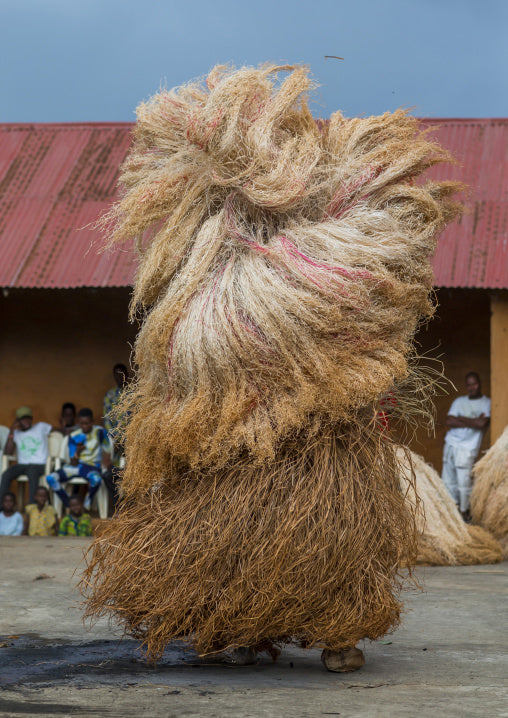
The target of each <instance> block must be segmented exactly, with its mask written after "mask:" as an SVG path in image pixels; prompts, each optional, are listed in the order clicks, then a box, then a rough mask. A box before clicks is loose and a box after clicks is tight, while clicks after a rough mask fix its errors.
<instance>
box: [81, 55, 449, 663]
mask: <svg viewBox="0 0 508 718" xmlns="http://www.w3.org/2000/svg"><path fill="white" fill-rule="evenodd" d="M283 72H288V73H289V74H288V75H287V76H286V77H285V79H280V76H281V75H282V73H283ZM311 86H312V85H311V82H310V80H309V78H308V73H307V70H306V69H305V68H303V67H296V68H288V67H286V68H281V67H273V66H270V67H268V66H266V67H265V66H263V67H261V68H259V69H252V68H243V69H241V70H238V71H234V70H231V69H228V68H223V67H219V68H216V69H214V70H213V71H212V72H211V73H210V75H209V76H208V77H207V78H206V82H205V83H204V84H203V85H201V84H191V85H186V86H184V87H181V88H178V89H176V90H172V91H170V92H161V93H159V94H158V95H156V96H155V97H154V98H153V99H152V100H151V101H150V102H148V103H146V104H143V105H141V106H140V107H139V108H138V122H137V125H136V129H135V135H134V146H133V149H132V151H131V154H130V156H129V158H128V159H127V161H126V162H125V164H124V166H123V171H122V175H121V182H122V184H123V187H124V194H123V197H122V198H121V200H120V201H119V203H118V204H117V205H116V206H115V207H114V208H113V210H112V212H111V213H110V215H109V216H108V217H106V219H105V220H104V222H103V225H104V227H105V228H106V229H107V230H108V232H109V240H110V242H111V243H112V242H116V241H122V240H125V239H128V238H131V239H132V238H135V239H136V240H137V242H138V247H139V251H140V264H139V269H138V273H137V277H136V282H135V287H134V295H133V300H132V313H133V314H135V313H136V311H138V310H141V311H142V312H143V314H144V316H143V324H142V327H141V330H140V332H139V335H138V338H137V342H136V347H135V361H136V363H137V366H138V371H137V377H136V382H135V385H134V387H133V388H132V390H131V391H130V392H129V394H128V396H127V397H126V398H125V401H124V404H123V407H122V411H123V413H124V416H126V415H127V416H129V422H128V426H127V428H126V434H125V443H126V454H127V466H126V470H125V476H124V479H123V482H122V490H123V492H124V502H123V505H122V508H121V510H120V512H119V513H118V515H117V517H116V518H115V520H114V521H113V522H112V524H111V527H110V528H109V529H108V531H107V532H106V533H105V534H104V535H103V536H102V537H101V538H100V539H99V540H97V541H96V542H95V543H94V545H93V548H92V553H91V555H90V557H89V561H90V563H89V568H88V573H87V575H86V578H85V581H84V586H85V589H86V590H87V592H88V613H89V615H98V614H101V613H103V612H110V613H113V614H116V615H118V616H120V617H121V618H122V619H123V620H124V621H125V624H126V626H127V628H128V630H130V631H131V632H133V633H134V634H136V635H142V636H143V637H144V638H145V640H146V642H147V646H148V650H149V651H150V652H151V653H152V654H154V655H155V654H157V653H158V652H160V650H162V648H163V646H164V644H165V643H166V642H168V641H169V640H171V639H172V638H175V637H178V636H192V640H193V641H194V642H195V645H196V646H197V647H198V649H199V650H200V651H201V652H202V653H206V652H210V651H214V650H218V649H219V648H224V647H226V646H235V645H236V646H237V645H251V644H254V643H256V642H258V641H261V640H262V639H264V638H274V637H278V638H286V639H287V640H289V639H292V638H296V639H298V640H302V641H304V642H305V643H306V644H309V645H310V644H312V643H314V642H316V641H318V642H321V643H324V644H326V645H327V646H329V647H332V648H335V647H340V646H344V645H352V643H354V642H355V641H356V640H358V639H359V638H361V637H365V636H368V637H370V638H375V637H377V636H379V635H382V634H383V633H384V632H385V631H386V630H388V628H389V627H390V626H391V625H394V624H395V623H396V622H397V618H398V615H399V610H400V604H399V601H398V598H397V592H398V586H399V583H398V578H397V575H398V573H397V572H398V568H399V566H400V563H401V555H402V553H403V551H404V550H407V554H408V555H409V556H410V555H411V547H413V546H414V534H415V525H414V517H413V516H412V511H411V507H409V506H408V505H407V504H405V503H404V501H402V497H401V492H400V489H399V488H398V470H397V467H396V462H395V458H394V454H393V448H392V446H391V444H390V442H389V440H388V439H387V438H386V437H385V436H383V435H382V433H381V431H380V430H379V427H378V426H377V424H376V421H375V420H374V418H373V417H374V416H375V413H376V408H377V404H378V401H379V398H380V397H381V395H382V394H384V393H385V392H386V391H388V390H391V389H394V388H395V390H396V391H397V388H398V387H399V386H401V385H407V384H408V383H409V384H411V380H412V379H413V384H414V379H415V377H416V376H417V374H416V373H415V374H412V373H411V368H410V360H411V358H412V356H413V354H414V352H413V349H412V344H411V342H412V337H413V334H414V332H415V329H416V327H417V325H418V323H419V322H420V321H421V320H423V319H427V318H428V317H430V316H431V314H432V311H433V306H432V302H431V300H430V290H431V285H432V271H431V266H430V255H431V254H432V252H433V250H434V248H435V242H436V239H435V235H436V232H437V231H438V230H440V229H441V228H442V227H443V226H444V225H445V224H446V222H448V221H450V220H451V219H452V217H454V216H455V214H456V212H457V210H458V206H457V204H455V203H453V202H452V201H451V199H450V197H451V195H452V194H453V192H455V191H457V189H458V185H457V184H455V183H447V182H427V183H425V184H422V185H419V184H415V183H414V179H415V177H416V176H417V175H419V174H421V173H422V172H423V171H424V170H426V169H427V168H429V167H431V166H432V165H434V164H436V163H438V162H442V161H444V160H447V159H448V157H447V155H446V153H445V152H444V151H443V150H442V149H441V148H440V147H438V146H436V145H435V144H434V143H432V142H430V141H429V140H428V138H427V137H426V135H425V134H422V133H421V132H420V131H419V129H418V125H417V121H416V120H415V119H414V118H411V117H408V116H407V114H406V113H404V112H402V111H398V112H395V113H393V114H385V115H382V116H380V117H368V118H360V119H346V118H344V117H343V116H342V115H341V114H340V113H337V114H335V115H333V117H332V118H331V120H330V122H329V124H327V125H326V126H318V124H317V123H316V122H315V121H314V120H313V118H312V116H311V114H310V112H309V110H308V107H307V100H306V96H307V93H308V91H309V89H311ZM402 394H403V392H399V393H398V395H397V398H398V402H399V403H398V406H399V407H401V406H404V397H403V395H402ZM412 398H414V397H412ZM409 403H411V401H410V402H409ZM406 558H407V557H406ZM409 561H410V559H409Z"/></svg>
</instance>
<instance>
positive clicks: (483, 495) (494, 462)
mask: <svg viewBox="0 0 508 718" xmlns="http://www.w3.org/2000/svg"><path fill="white" fill-rule="evenodd" d="M473 476H474V483H473V491H472V494H471V513H472V516H473V520H474V521H475V523H478V524H480V525H481V526H484V527H485V528H486V529H488V530H489V531H490V532H491V533H493V534H494V536H495V537H496V538H497V539H498V540H499V542H500V543H501V545H502V547H503V553H504V557H505V558H508V426H507V427H506V428H505V430H504V431H503V433H502V434H501V436H500V437H499V439H497V441H496V442H495V443H494V444H493V446H491V448H490V449H489V450H488V451H487V453H486V454H485V456H483V457H482V458H481V459H480V461H478V462H477V463H476V464H475V466H474V469H473Z"/></svg>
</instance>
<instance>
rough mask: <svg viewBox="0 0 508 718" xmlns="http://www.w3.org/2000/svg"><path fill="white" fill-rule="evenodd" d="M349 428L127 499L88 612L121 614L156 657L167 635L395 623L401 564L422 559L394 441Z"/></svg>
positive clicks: (334, 642)
mask: <svg viewBox="0 0 508 718" xmlns="http://www.w3.org/2000/svg"><path fill="white" fill-rule="evenodd" d="M343 430H344V431H345V433H344V434H343V435H338V434H337V433H335V432H334V433H332V432H330V433H329V434H328V435H326V436H321V437H320V438H319V440H317V441H316V440H313V439H311V440H308V439H306V438H305V436H302V437H300V440H299V441H298V442H296V443H295V445H294V446H290V447H288V448H287V449H286V450H285V451H283V452H280V453H279V455H278V457H277V460H276V461H275V462H273V463H269V464H268V463H267V464H266V465H265V466H264V467H257V466H255V465H254V464H253V463H252V462H251V461H250V460H249V459H248V457H246V458H245V459H244V460H243V461H241V462H238V463H236V464H235V466H234V467H232V468H231V469H229V470H228V471H225V472H221V473H219V474H211V475H210V474H201V473H198V472H195V471H190V472H189V473H188V474H186V475H185V476H182V477H181V478H180V486H179V488H178V489H176V488H175V487H174V485H171V484H169V485H168V484H164V485H163V486H162V487H161V488H160V489H158V490H157V491H154V492H150V491H145V492H142V493H141V494H140V495H139V496H137V497H136V500H135V501H124V504H123V506H122V508H121V510H120V512H119V513H118V515H117V516H116V517H115V518H114V520H113V521H112V522H111V523H110V525H109V526H108V527H107V528H106V529H105V531H104V533H103V534H102V536H101V537H100V538H98V539H96V540H95V542H94V550H93V559H92V561H91V563H90V565H89V568H88V572H87V576H86V578H85V582H90V585H92V582H93V581H95V585H93V593H92V596H91V598H90V601H89V603H88V608H87V612H88V614H89V615H95V616H100V615H106V614H110V613H116V614H117V615H120V616H122V617H124V620H125V621H126V625H127V631H128V632H129V633H131V634H133V635H135V636H137V637H139V638H142V639H143V640H144V642H145V643H146V646H147V650H148V653H149V655H151V656H153V657H157V656H158V655H160V653H161V652H162V651H163V650H164V646H165V645H166V644H167V642H168V637H169V636H171V637H180V638H182V637H189V638H192V642H193V644H194V646H195V647H196V649H197V650H198V651H199V652H200V653H203V654H204V653H209V652H211V651H214V650H219V649H223V648H225V647H233V646H239V645H240V646H241V645H255V644H257V643H259V642H261V641H262V640H263V639H266V638H267V637H269V638H271V639H272V640H277V641H280V642H284V641H289V640H296V641H299V642H301V643H302V644H303V645H305V646H312V645H314V644H316V643H318V644H321V645H326V646H328V647H330V648H335V649H340V648H344V647H346V646H350V645H352V643H356V642H357V641H358V640H360V639H362V638H366V637H367V638H371V639H375V638H377V637H379V636H381V635H383V634H384V633H385V632H386V631H387V630H388V629H389V628H390V627H393V626H394V625H396V624H397V623H398V619H399V613H400V603H399V600H398V592H399V589H400V587H401V579H400V578H399V577H398V568H399V566H400V565H401V563H403V562H404V563H407V562H409V563H412V562H413V561H414V558H415V555H416V553H415V552H416V545H415V540H414V539H415V534H414V523H413V517H412V512H411V511H410V510H409V511H408V510H406V506H405V504H404V495H403V493H402V492H401V491H400V490H399V489H398V486H397V465H396V459H395V453H394V450H393V448H392V446H391V444H390V443H388V442H386V441H385V440H384V439H383V438H382V437H381V436H380V432H379V430H378V428H377V427H376V426H372V427H371V429H370V431H362V432H359V431H358V429H357V427H353V428H352V430H349V428H348V427H343ZM297 447H298V448H297ZM394 516H396V517H397V521H394V520H393V517H394ZM366 517H368V519H367V520H366ZM94 572H95V576H94Z"/></svg>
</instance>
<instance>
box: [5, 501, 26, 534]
mask: <svg viewBox="0 0 508 718" xmlns="http://www.w3.org/2000/svg"><path fill="white" fill-rule="evenodd" d="M22 532H23V517H22V516H21V514H20V513H19V511H16V497H15V496H14V494H13V493H11V492H10V491H7V493H5V494H4V495H3V496H2V510H1V511H0V536H21V534H22Z"/></svg>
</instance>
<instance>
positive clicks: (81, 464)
mask: <svg viewBox="0 0 508 718" xmlns="http://www.w3.org/2000/svg"><path fill="white" fill-rule="evenodd" d="M78 424H79V429H77V430H76V431H72V432H71V433H70V434H69V439H68V441H69V459H70V463H69V464H65V465H64V466H62V468H61V469H58V471H54V472H53V473H52V474H49V475H48V476H47V477H46V481H47V482H48V485H49V486H50V488H51V489H53V491H55V492H56V494H57V496H59V497H60V499H61V500H62V501H63V503H64V504H65V506H69V496H68V494H67V492H66V491H65V489H64V488H63V487H62V484H65V483H67V481H69V479H72V478H74V477H76V476H79V477H80V478H82V479H86V480H87V481H88V484H89V487H90V488H89V490H88V494H87V496H86V499H85V502H84V506H85V509H87V510H88V509H89V508H90V507H91V505H92V500H93V497H94V496H95V494H96V493H97V491H98V490H99V486H100V483H101V464H102V463H104V465H105V466H106V467H109V466H110V465H111V452H112V448H111V442H110V440H109V438H108V435H107V432H106V430H105V429H103V428H102V426H95V425H94V423H93V413H92V410H91V409H81V410H80V411H79V412H78Z"/></svg>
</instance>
